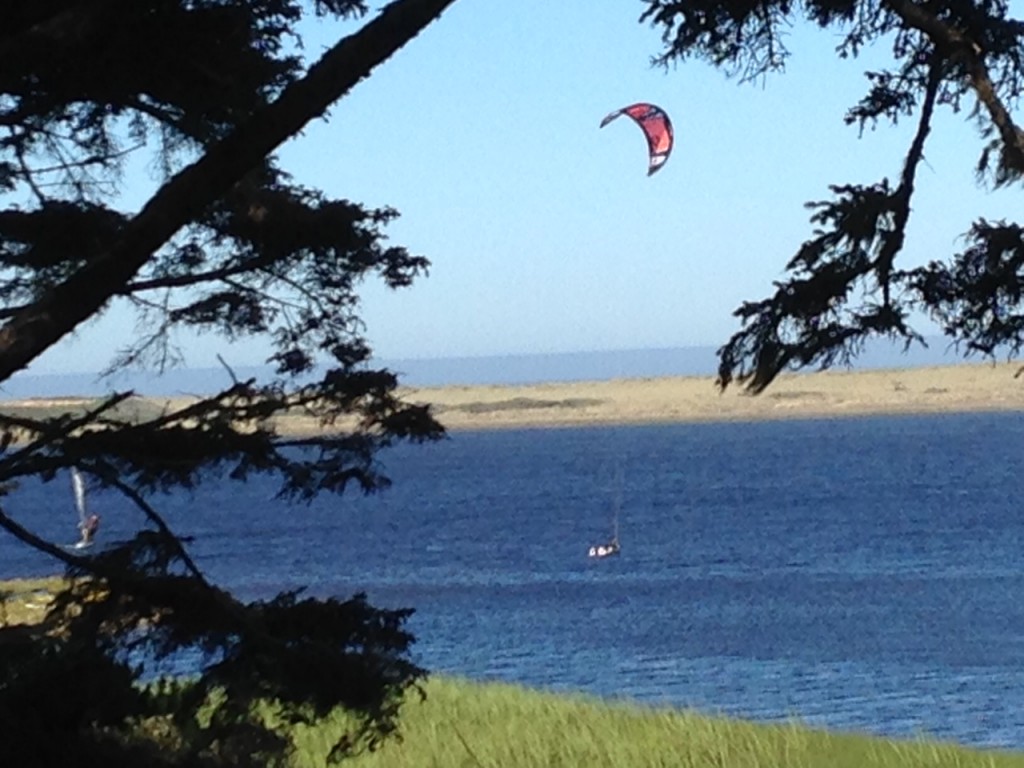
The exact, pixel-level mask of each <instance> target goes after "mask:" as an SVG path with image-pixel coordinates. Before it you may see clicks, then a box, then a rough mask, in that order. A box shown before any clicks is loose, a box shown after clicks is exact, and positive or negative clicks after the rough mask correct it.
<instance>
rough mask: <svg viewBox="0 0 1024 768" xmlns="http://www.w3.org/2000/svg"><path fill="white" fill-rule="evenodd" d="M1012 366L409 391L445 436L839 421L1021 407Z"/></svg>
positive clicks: (1022, 396)
mask: <svg viewBox="0 0 1024 768" xmlns="http://www.w3.org/2000/svg"><path fill="white" fill-rule="evenodd" d="M1020 367H1021V366H1020V364H1019V363H1001V364H991V363H989V364H971V365H968V364H964V365H956V366H946V367H935V368H907V369H891V370H872V371H826V372H819V373H799V374H789V375H785V376H782V377H780V378H779V379H778V380H777V381H776V382H775V383H774V384H773V385H772V386H771V387H770V388H769V389H768V390H767V391H766V392H764V393H763V394H761V395H757V396H751V395H748V394H746V393H744V392H743V391H742V389H739V388H735V387H730V388H729V389H728V390H727V391H726V392H725V393H721V394H720V393H719V391H718V390H717V389H716V387H715V382H714V377H711V376H707V377H671V378H656V379H615V380H611V381H586V382H566V383H557V382H553V383H549V384H536V385H531V386H483V387H481V386H473V387H438V388H425V389H408V390H406V391H405V393H404V396H405V397H406V399H408V400H410V401H412V402H418V403H432V404H433V405H434V408H435V412H436V413H437V415H438V417H439V419H440V420H441V422H442V423H443V424H444V425H445V426H446V427H448V428H449V429H451V430H459V429H500V428H510V427H550V426H579V425H587V424H645V423H658V422H662V423H671V422H693V421H737V420H751V419H785V418H822V417H824V418H840V417H844V416H860V415H869V414H883V413H936V412H956V411H960V412H963V411H1014V410H1024V376H1021V377H1019V378H1015V374H1016V373H1017V372H1018V370H1020Z"/></svg>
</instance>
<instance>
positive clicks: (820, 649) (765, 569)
mask: <svg viewBox="0 0 1024 768" xmlns="http://www.w3.org/2000/svg"><path fill="white" fill-rule="evenodd" d="M383 462H384V464H385V465H386V467H387V469H388V470H389V472H390V474H391V475H392V477H393V478H394V479H395V485H394V487H393V488H392V489H390V490H389V491H387V492H386V493H383V494H379V495H376V496H373V497H369V498H362V497H355V496H352V497H349V496H346V497H344V498H342V499H331V500H323V501H320V502H318V503H316V504H314V505H313V506H312V507H309V508H306V507H298V508H291V507H287V508H286V507H282V506H280V505H278V504H276V503H273V502H272V501H271V497H272V494H273V490H274V489H273V487H272V486H271V485H269V484H268V483H267V482H266V481H265V480H256V481H252V482H250V483H248V484H247V485H245V486H242V487H236V486H231V485H228V484H226V483H220V482H219V481H211V482H210V483H208V484H207V485H206V486H204V487H202V488H201V489H200V491H199V493H197V494H196V495H195V496H194V497H191V498H174V499H166V500H162V501H161V504H162V508H163V509H164V510H165V511H166V512H167V515H168V518H169V519H170V522H171V523H172V525H173V526H174V527H175V528H176V529H177V530H178V531H179V532H180V533H183V534H187V535H194V536H195V537H196V543H195V545H194V552H195V554H196V556H197V558H198V559H199V561H200V563H201V564H202V565H203V566H205V567H206V569H207V570H208V572H209V573H210V574H211V575H212V576H213V577H214V578H215V579H217V580H219V581H220V582H222V583H224V584H227V585H229V586H231V587H232V588H233V589H235V590H236V591H237V592H238V593H240V594H242V595H243V596H247V597H256V596H265V595H269V594H272V593H273V592H275V591H277V590H280V589H284V588H289V587H293V586H297V585H300V584H308V585H310V588H311V590H312V591H313V592H314V593H316V594H321V595H326V594H337V595H343V596H344V595H348V594H350V593H352V592H353V591H355V590H366V591H367V592H368V593H369V595H370V597H371V599H372V600H374V601H375V602H378V603H380V604H383V605H388V606H393V607H398V606H413V607H415V608H416V609H417V613H416V614H415V616H414V618H413V620H412V628H413V629H414V631H415V632H416V634H417V636H418V637H419V642H418V643H417V651H416V653H417V657H418V660H420V661H421V662H422V663H424V664H425V665H426V666H427V667H428V668H430V669H433V670H435V671H443V672H450V673H458V674H462V675H467V676H470V677H474V678H480V679H500V680H509V681H516V682H522V683H526V684H529V685H532V686H538V687H545V688H551V689H556V690H571V691H587V692H591V693H596V694H600V695H605V696H624V697H629V698H632V699H638V700H641V701H644V702H651V703H671V704H674V705H679V706H688V707H695V708H698V709H701V710H704V711H708V712H719V713H726V714H730V715H737V716H742V717H746V718H755V719H759V720H766V721H778V720H789V719H799V720H802V721H804V722H807V723H811V724H814V725H817V726H823V727H828V728H833V729H841V730H857V731H869V732H874V733H879V734H886V735H896V736H918V735H930V736H937V737H940V738H943V739H949V740H955V741H959V742H963V743H968V744H974V745H980V746H994V747H1012V748H1017V749H1024V601H1022V599H1021V598H1022V596H1024V568H1022V565H1024V479H1022V478H1024V414H1006V413H1003V414H972V415H947V416H922V417H884V418H883V417H879V418H862V419H848V420H832V421H829V420H819V421H784V422H762V423H755V424H737V423H730V424H699V425H672V426H643V427H616V428H588V429H559V430H511V431H502V432H466V433H461V432H460V433H455V434H453V435H452V436H451V438H450V439H449V440H446V441H445V442H443V443H441V444H437V445H430V446H418V447H403V448H401V449H398V450H394V451H391V452H389V453H388V454H386V455H385V456H384V458H383ZM617 478H619V479H618V480H617ZM617 496H621V499H622V512H621V519H620V523H621V539H622V546H623V550H622V555H621V556H620V557H617V558H611V559H608V560H604V561H592V560H589V559H588V558H587V557H586V550H587V548H588V546H589V545H590V544H592V543H597V542H599V541H601V540H603V539H605V538H607V537H608V535H609V532H610V525H611V508H612V505H613V499H615V498H616V497H617ZM90 501H91V502H92V503H93V505H94V506H95V507H97V508H100V509H101V511H102V512H103V514H104V524H105V527H104V529H103V532H102V533H103V535H104V536H106V537H116V536H120V535H127V534H128V532H129V531H130V530H132V526H134V525H138V524H139V523H140V521H139V519H138V517H137V516H136V515H135V514H134V513H132V512H131V511H130V510H129V508H128V507H127V506H126V505H124V504H123V503H122V502H120V501H119V500H117V499H115V498H114V497H113V496H108V495H99V494H94V495H93V496H91V497H90ZM5 508H6V509H7V510H8V511H9V512H11V513H12V514H15V515H16V516H17V517H18V519H20V520H22V521H23V522H25V523H27V524H30V525H31V526H33V527H34V528H36V529H37V530H39V531H40V532H41V533H42V534H43V535H47V536H52V537H58V538H59V537H60V536H61V535H65V536H66V537H68V538H69V539H71V538H73V535H74V530H73V528H74V519H73V518H74V515H73V512H72V511H71V509H70V495H69V494H68V492H67V487H66V482H58V483H51V484H50V485H47V486H35V485H30V484H26V486H24V487H23V489H22V490H21V491H19V492H18V493H16V494H15V495H13V496H11V497H9V498H8V499H7V500H6V503H5ZM65 531H66V534H64V532H65ZM51 570H52V567H51V566H50V565H49V564H48V563H46V562H45V561H44V560H41V559H40V558H37V557H35V556H33V555H31V554H30V553H25V552H24V551H23V549H22V548H20V547H18V546H15V545H13V543H12V542H11V541H10V540H9V538H0V577H3V576H13V575H24V574H35V573H46V572H49V571H51Z"/></svg>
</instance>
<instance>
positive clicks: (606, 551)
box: [587, 473, 622, 558]
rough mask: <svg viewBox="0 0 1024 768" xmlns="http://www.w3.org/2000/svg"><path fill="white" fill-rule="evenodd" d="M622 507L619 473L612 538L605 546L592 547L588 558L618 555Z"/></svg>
mask: <svg viewBox="0 0 1024 768" xmlns="http://www.w3.org/2000/svg"><path fill="white" fill-rule="evenodd" d="M621 507H622V475H621V473H620V474H619V475H618V476H617V477H616V488H615V503H614V504H613V505H612V538H611V541H609V542H608V543H607V544H597V545H595V546H592V547H591V548H590V549H589V550H588V552H587V556H588V557H596V558H602V557H611V556H612V555H617V554H619V551H620V550H621V549H622V548H621V547H620V546H619V509H620V508H621Z"/></svg>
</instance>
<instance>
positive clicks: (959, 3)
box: [642, 0, 1024, 393]
mask: <svg viewBox="0 0 1024 768" xmlns="http://www.w3.org/2000/svg"><path fill="white" fill-rule="evenodd" d="M643 2H644V4H645V5H646V8H645V10H644V12H643V15H642V20H644V21H646V22H649V23H651V24H652V25H654V26H655V27H656V28H657V29H659V30H660V31H661V33H662V36H663V41H664V48H663V50H662V51H661V53H660V55H659V56H658V58H657V61H658V62H659V63H661V64H663V65H669V64H672V63H676V62H679V61H682V60H685V59H689V58H692V57H696V58H701V59H705V60H707V61H709V62H711V63H712V64H713V65H715V66H718V67H722V68H724V69H725V70H726V71H727V72H729V73H730V74H733V75H739V76H740V77H744V78H752V79H758V78H762V77H764V76H767V75H769V74H771V73H774V72H777V71H781V70H782V69H783V68H784V65H785V62H786V59H787V57H788V55H789V51H788V50H787V49H786V39H785V32H786V29H787V28H788V27H789V26H790V25H792V24H798V23H806V24H813V25H817V26H818V27H820V28H821V29H822V30H827V31H829V32H830V33H831V34H836V35H838V44H837V46H836V55H837V56H840V57H844V58H855V57H857V55H858V54H859V53H860V52H861V51H862V50H864V49H866V48H867V47H869V46H871V47H873V49H875V50H879V49H885V50H888V51H889V52H890V53H891V59H890V61H891V63H890V65H889V66H888V67H887V68H886V69H881V70H878V71H870V72H867V73H866V77H867V81H868V89H867V93H866V94H865V95H864V97H863V98H862V99H861V100H860V101H859V102H858V103H856V104H854V105H851V106H850V108H849V110H848V111H847V113H846V115H845V120H846V122H847V123H848V124H852V125H856V126H859V127H860V128H861V129H863V128H864V127H865V126H873V125H875V124H876V123H886V122H888V123H891V124H896V123H897V122H899V121H900V120H914V121H915V123H916V128H915V131H914V134H913V136H912V138H911V140H910V143H909V145H908V147H907V149H906V154H905V157H904V160H903V167H902V168H901V169H892V170H893V172H894V173H893V176H894V179H895V180H894V181H889V179H888V178H882V179H881V180H880V181H878V182H877V183H875V184H870V185H863V184H844V183H836V184H835V185H834V186H832V187H831V192H832V198H831V199H828V200H822V201H816V202H811V203H808V206H809V207H810V208H811V209H812V210H813V215H812V219H811V221H812V222H813V224H814V225H815V230H814V233H813V236H812V237H811V238H810V239H809V240H807V241H806V242H804V243H803V244H802V245H801V246H800V247H799V248H798V249H797V251H796V254H795V255H794V256H793V257H792V258H791V259H790V261H789V263H788V264H787V267H786V269H787V277H786V279H783V280H781V281H779V282H778V283H777V284H776V290H775V292H774V294H772V295H771V296H769V297H768V298H766V299H763V300H760V301H749V302H745V303H743V304H742V305H741V306H740V307H739V308H738V309H737V310H736V312H735V315H736V316H737V317H738V318H739V319H740V321H741V326H742V327H741V330H740V331H738V332H737V333H736V334H734V335H733V336H732V338H731V339H729V341H728V342H727V343H726V344H725V345H724V346H723V347H722V348H721V349H720V350H719V375H718V381H719V384H720V386H721V387H723V388H724V387H727V386H728V385H729V384H730V383H732V382H733V381H738V382H740V383H744V384H745V385H746V387H747V388H748V390H749V391H751V392H755V393H756V392H761V391H762V390H764V389H765V387H767V386H768V385H769V384H770V383H771V382H772V381H773V380H774V379H775V377H776V376H778V374H779V373H781V372H782V371H784V370H787V369H791V368H803V367H807V366H819V367H822V368H827V367H829V366H831V365H834V364H836V363H848V362H850V361H851V360H852V359H853V357H854V356H856V354H857V353H858V352H860V351H861V350H862V349H863V346H864V343H865V341H866V340H867V339H869V338H871V337H873V336H884V337H889V338H892V339H895V340H897V341H899V342H902V343H903V344H904V345H905V346H907V347H909V346H910V345H913V344H917V343H921V344H923V343H924V339H923V337H922V336H921V334H920V333H919V332H918V331H917V330H915V329H914V328H913V327H912V324H911V322H910V318H911V316H912V314H913V313H914V312H923V313H925V314H926V315H927V316H930V317H931V318H933V319H934V320H935V321H936V322H937V324H938V325H939V327H940V328H941V330H942V332H943V333H944V334H945V335H946V336H948V338H949V339H950V340H951V341H952V342H953V343H954V344H955V345H957V346H958V347H959V348H960V349H961V350H962V351H963V352H964V353H965V354H968V355H969V354H974V353H978V354H981V355H987V356H993V355H996V354H1003V353H1005V354H1008V355H1010V356H1016V355H1017V354H1018V353H1019V352H1020V349H1021V346H1022V344H1024V312H1022V306H1021V298H1022V290H1024V230H1022V228H1021V226H1020V225H1019V224H1016V223H1013V222H1007V221H988V220H986V219H984V218H977V219H976V220H975V221H974V223H973V225H971V226H970V229H969V231H968V232H967V233H966V235H965V247H964V248H963V250H962V251H960V252H959V253H955V254H953V255H951V256H950V257H949V258H947V259H945V260H942V259H936V260H933V261H931V262H930V263H928V264H927V265H925V266H921V267H916V268H909V269H901V268H900V264H899V260H898V257H899V256H900V255H901V253H902V252H903V250H904V244H905V240H906V233H907V224H908V222H909V220H910V217H911V211H912V207H913V205H912V204H913V199H914V191H915V186H916V185H918V184H920V180H919V170H920V167H921V163H922V160H923V158H924V157H925V150H926V147H927V139H928V136H929V133H930V131H931V130H932V127H933V123H934V121H935V116H936V113H937V112H938V111H939V110H952V111H960V110H961V109H963V108H969V111H968V115H969V116H970V119H972V120H974V121H975V122H976V124H977V127H978V131H979V136H980V144H981V147H980V152H979V158H978V164H977V170H978V175H979V181H980V182H981V183H986V184H990V185H993V186H995V187H1002V186H1010V185H1014V186H1016V185H1019V184H1020V182H1021V175H1022V173H1024V134H1022V132H1021V130H1020V128H1019V127H1018V126H1017V124H1016V122H1015V120H1014V117H1013V113H1012V110H1013V108H1014V107H1016V106H1017V102H1018V99H1019V96H1020V92H1021V84H1022V75H1024V48H1022V45H1021V40H1022V36H1024V22H1021V21H1018V20H1016V19H1014V18H1012V17H1011V16H1010V7H1009V4H1008V3H1007V2H1004V1H1003V0H948V1H943V0H939V1H938V2H934V1H933V0H926V1H925V2H915V1H914V0H808V1H807V2H802V3H795V2H790V0H727V1H726V2H720V1H719V0H678V1H677V0H643ZM822 87H823V88H824V87H826V84H824V83H823V84H822ZM896 171H898V173H895V172H896ZM965 226H966V224H965Z"/></svg>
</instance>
